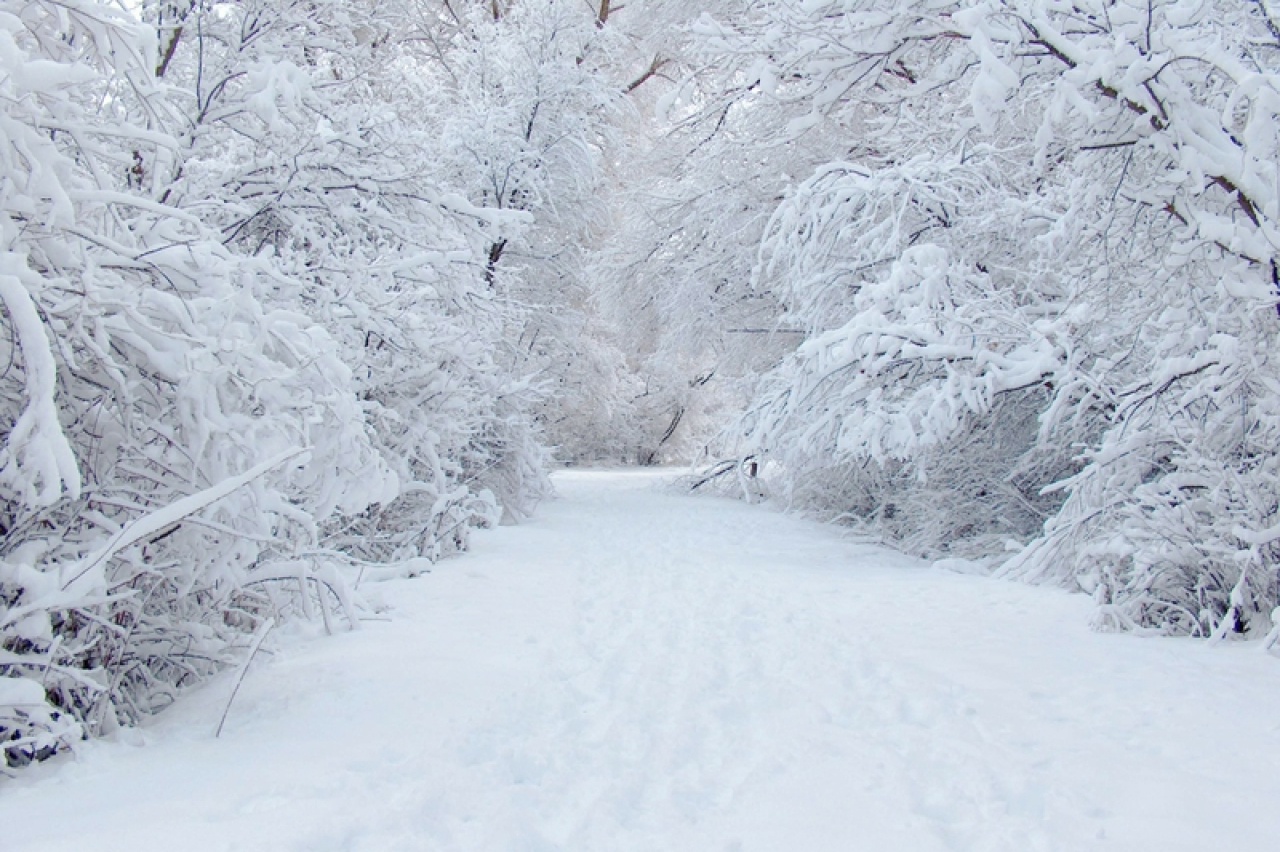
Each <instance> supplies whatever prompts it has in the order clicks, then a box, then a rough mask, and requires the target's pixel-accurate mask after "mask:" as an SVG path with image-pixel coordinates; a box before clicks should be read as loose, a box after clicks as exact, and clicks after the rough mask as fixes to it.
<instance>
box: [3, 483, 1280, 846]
mask: <svg viewBox="0 0 1280 852" xmlns="http://www.w3.org/2000/svg"><path fill="white" fill-rule="evenodd" d="M556 483H557V487H558V488H559V490H560V492H561V495H562V499H560V500H559V501H557V502H555V503H553V504H550V505H547V506H545V507H544V509H543V510H542V512H541V514H540V516H539V517H538V518H536V519H535V520H534V521H533V522H531V523H529V524H526V525H523V526H520V527H515V528H504V529H500V530H497V531H495V532H493V533H491V534H487V535H485V536H481V537H479V539H478V541H477V546H476V549H475V551H474V553H472V554H470V555H468V556H465V557H463V558H461V559H457V560H453V561H450V562H448V563H445V564H442V565H440V566H438V567H437V570H436V571H435V572H434V573H432V574H430V575H429V576H427V577H424V578H420V579H417V580H406V581H396V582H392V583H386V584H382V585H381V586H379V587H377V588H376V590H375V593H376V594H378V595H381V596H382V597H383V599H384V600H385V601H386V602H387V603H388V604H390V605H391V606H392V607H393V608H394V617H393V618H392V619H391V620H389V621H375V622H369V623H366V624H365V625H364V627H363V629H362V630H359V631H356V632H352V633H347V634H342V635H338V636H335V637H332V638H317V639H314V640H310V639H308V640H305V641H304V640H302V639H300V638H298V636H297V634H296V633H295V634H294V635H293V636H292V637H290V636H288V635H285V636H283V637H276V640H277V641H276V645H277V647H278V648H279V650H278V651H277V653H275V654H274V655H273V656H272V657H270V658H263V657H259V659H258V661H257V662H256V663H255V664H254V666H253V668H252V669H251V670H250V674H249V676H248V678H247V679H246V681H245V682H244V685H243V686H242V688H241V690H240V694H239V696H238V697H237V698H236V701H235V703H234V705H233V706H232V709H231V713H230V717H229V719H228V722H227V725H226V729H225V730H224V732H223V734H222V737H221V738H220V739H217V740H215V739H214V738H213V731H214V729H215V727H216V726H217V723H218V719H219V717H220V715H221V713H222V709H223V706H224V705H225V702H226V697H227V695H228V693H229V690H230V689H231V680H230V678H224V679H222V680H220V681H217V682H215V683H213V684H212V685H210V686H209V687H208V688H206V689H203V690H201V691H200V692H199V693H197V694H196V695H194V696H192V697H191V698H189V699H187V700H186V701H184V702H183V703H182V704H180V705H179V706H178V707H176V708H174V709H172V710H170V711H169V712H167V713H166V714H164V715H163V716H162V717H161V718H160V719H158V720H157V721H156V722H155V723H153V724H151V725H150V726H148V727H147V728H145V729H143V730H142V731H136V732H129V733H127V734H126V735H124V736H122V738H121V740H120V741H116V742H104V743H96V744H92V745H90V746H88V747H87V748H86V749H85V754H84V756H83V757H82V758H81V759H80V760H79V761H77V762H74V763H65V764H62V765H60V766H57V767H53V768H50V769H41V770H39V773H38V774H39V776H40V777H37V778H34V779H21V780H19V781H17V782H13V783H9V784H7V785H6V786H4V787H2V788H0V827H2V828H0V849H3V850H6V852H25V850H76V852H86V850H127V852H143V850H164V852H171V850H175V849H177V850H184V852H194V850H273V852H274V850H306V852H324V850H335V852H336V850H344V852H346V851H347V850H350V852H356V851H357V850H360V851H361V852H363V850H368V852H386V850H432V851H433V852H434V850H529V852H534V850H537V852H542V851H543V850H716V852H719V850H744V852H745V850H788V852H792V851H793V850H939V849H954V850H1011V852H1013V851H1014V850H1016V852H1031V850H1054V849H1057V850H1089V849H1109V850H1125V852H1131V851H1132V850H1161V852H1171V850H1184V849H1185V850H1193V849H1194V850H1210V849H1213V850H1216V849H1236V850H1263V849H1275V848H1277V843H1278V842H1280V840H1278V839H1280V768H1278V767H1280V715H1278V714H1277V708H1280V662H1278V661H1277V660H1275V659H1274V658H1269V657H1267V656H1265V655H1263V654H1261V653H1260V652H1259V651H1258V649H1257V647H1256V646H1244V645H1240V646H1227V647H1219V648H1208V647H1206V646H1205V645H1203V644H1200V643H1193V642H1189V641H1175V640H1151V639H1136V638H1133V637H1127V636H1112V635H1099V634H1095V633H1091V632H1090V631H1089V630H1088V629H1087V627H1086V624H1087V621H1088V615H1089V604H1088V601H1086V600H1085V599H1084V598H1082V597H1080V596H1071V595H1067V594H1064V593H1062V592H1059V591H1055V590H1050V589H1039V588H1030V587H1026V586H1022V585H1017V584H1011V583H1006V582H1001V581H996V580H991V579H989V578H985V577H977V576H965V575H961V574H956V573H953V572H946V571H940V570H937V569H935V568H931V567H928V566H925V565H923V564H921V563H918V562H916V561H914V560H911V559H908V558H906V557H903V556H900V555H897V554H894V553H892V552H890V551H886V550H883V549H879V548H875V547H871V546H867V545H860V544H855V543H850V542H848V541H844V540H841V538H840V537H839V536H838V535H837V533H836V532H835V531H834V530H830V529H826V528H823V527H820V526H817V525H815V524H811V523H807V522H804V521H800V520H797V519H795V518H790V517H785V516H782V515H780V514H777V513H773V512H770V511H767V510H764V509H761V508H759V507H751V506H746V505H743V504H740V503H736V502H732V501H727V500H715V499H697V498H689V497H682V496H679V495H675V494H672V493H669V492H665V491H663V490H662V489H661V488H659V487H658V485H659V482H658V479H657V478H656V477H655V475H653V474H647V473H564V474H561V475H559V476H558V478H557V480H556ZM142 744H145V747H138V746H139V745H142Z"/></svg>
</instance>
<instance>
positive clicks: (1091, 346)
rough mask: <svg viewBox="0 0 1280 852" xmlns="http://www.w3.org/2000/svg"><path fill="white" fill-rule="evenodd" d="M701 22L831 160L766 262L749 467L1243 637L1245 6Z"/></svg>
mask: <svg viewBox="0 0 1280 852" xmlns="http://www.w3.org/2000/svg"><path fill="white" fill-rule="evenodd" d="M703 32H704V33H705V36H706V38H707V39H708V43H709V44H710V45H712V46H713V47H714V48H715V49H717V50H719V51H721V52H722V53H723V54H724V55H728V56H733V57H736V58H737V60H738V62H739V67H740V68H741V69H742V74H743V75H744V76H745V79H746V81H747V85H749V86H751V87H753V88H754V89H756V90H759V92H760V93H761V97H768V98H773V99H777V100H779V101H785V102H790V103H802V104H805V105H807V107H808V109H807V116H806V117H805V118H804V119H803V120H802V121H801V122H799V123H797V124H795V125H793V126H792V127H790V128H789V131H791V132H794V131H796V130H800V129H804V128H806V127H807V128H815V129H817V128H823V127H830V126H836V127H840V128H842V129H843V130H844V132H845V138H846V144H845V146H844V148H843V150H833V151H832V154H831V156H830V163H829V164H828V165H825V166H823V167H822V168H820V169H818V170H817V171H815V173H814V174H813V176H812V177H811V178H810V179H809V180H807V181H806V182H805V183H803V184H802V185H801V186H799V187H798V188H797V189H796V190H795V191H794V192H793V193H792V194H791V195H790V196H789V197H788V199H787V200H786V201H785V202H784V204H783V205H782V206H781V207H780V208H779V210H778V211H777V213H776V214H775V216H774V219H773V222H772V224H771V225H770V228H769V231H768V234H767V237H766V239H765V241H764V243H763V246H764V249H763V253H762V256H761V261H760V264H759V266H758V268H757V280H758V282H759V283H760V285H761V286H766V287H768V288H769V289H770V290H771V291H773V292H777V293H780V294H782V298H783V301H784V303H785V304H786V307H787V310H788V321H789V322H792V323H796V324H799V325H802V326H803V327H805V328H806V329H807V330H808V332H809V339H808V340H807V341H806V343H805V344H804V345H803V346H802V347H800V349H799V350H798V351H797V352H796V354H795V355H794V356H793V357H792V358H791V359H789V360H788V361H787V363H785V364H784V365H783V366H781V367H780V368H779V370H778V371H777V372H776V373H775V374H774V376H773V379H772V381H771V382H770V384H769V387H768V389H767V390H766V391H765V394H764V396H762V398H761V400H760V401H759V403H758V404H757V405H756V406H755V407H754V408H753V410H752V412H751V416H750V418H749V421H748V427H749V431H750V437H749V440H748V442H747V444H746V446H745V451H748V452H761V453H766V454H768V455H769V456H770V457H771V458H772V459H773V460H774V461H775V462H776V463H777V469H778V472H779V474H780V476H781V477H782V479H783V481H784V484H787V485H789V487H790V488H791V491H792V493H793V495H796V496H801V497H805V499H806V500H808V499H811V500H812V501H814V502H815V503H816V504H817V505H820V506H821V507H823V509H824V510H825V511H828V512H832V513H842V512H852V513H854V514H856V515H857V516H859V517H862V518H871V519H874V520H877V521H879V522H880V524H881V529H884V530H887V531H889V532H891V533H894V534H895V535H896V536H898V537H900V538H901V539H902V540H904V541H906V542H907V543H908V544H909V545H911V546H912V547H914V548H916V549H919V550H921V551H925V552H940V551H941V550H943V549H945V548H954V547H956V546H957V545H958V546H960V547H963V548H966V549H969V550H971V551H977V552H986V553H990V554H993V555H994V554H995V553H997V552H998V548H997V547H996V545H997V544H998V542H1000V540H1002V539H1012V540H1014V541H1017V542H1021V543H1026V542H1027V541H1028V540H1032V539H1033V540H1032V541H1031V543H1030V544H1029V546H1027V547H1026V548H1025V549H1024V550H1022V551H1021V552H1020V553H1019V555H1018V556H1017V557H1016V558H1015V559H1013V560H1012V561H1011V562H1010V563H1009V564H1008V565H1007V566H1006V568H1005V570H1006V571H1008V572H1010V573H1016V574H1019V575H1023V576H1029V577H1034V578H1045V579H1053V580H1055V581H1059V582H1069V583H1073V584H1079V585H1080V586H1081V587H1083V588H1085V589H1086V590H1087V591H1090V592H1093V593H1094V594H1095V595H1096V596H1097V598H1098V600H1099V603H1100V605H1101V607H1102V608H1101V611H1100V612H1101V619H1102V621H1103V622H1104V623H1106V624H1108V625H1119V626H1144V627H1153V628H1158V629H1161V630H1170V631H1176V632H1188V633H1195V634H1201V635H1208V634H1214V635H1219V636H1220V635H1223V634H1224V633H1226V632H1230V631H1233V630H1252V629H1255V628H1263V627H1265V626H1266V625H1267V621H1268V616H1267V613H1269V611H1270V610H1271V608H1272V607H1273V606H1275V604H1276V603H1277V576H1276V568H1275V565H1276V560H1275V556H1276V553H1275V551H1274V548H1275V546H1276V544H1275V542H1276V540H1277V538H1276V535H1275V534H1274V529H1275V526H1276V520H1277V519H1276V512H1277V505H1278V504H1280V493H1277V490H1276V482H1277V481H1280V480H1277V479H1276V476H1275V470H1274V464H1275V462H1274V453H1272V452H1271V451H1270V450H1269V449H1268V448H1269V447H1274V446H1275V443H1274V442H1275V437H1276V433H1275V430H1276V427H1277V421H1276V420H1275V418H1274V412H1275V404H1276V396H1275V389H1276V387H1277V384H1276V379H1277V374H1276V364H1275V359H1274V356H1273V355H1272V354H1271V353H1272V352H1274V350H1275V344H1276V342H1277V338H1276V332H1277V314H1276V302H1277V274H1276V271H1275V270H1276V259H1275V255H1276V247H1277V240H1278V235H1277V232H1276V217H1277V215H1278V214H1280V209H1278V208H1277V204H1278V203H1280V201H1278V199H1277V196H1276V186H1277V183H1276V178H1277V166H1276V162H1277V159H1276V150H1277V149H1276V146H1277V144H1280V139H1278V137H1277V117H1278V115H1277V107H1278V105H1280V100H1277V97H1276V92H1277V82H1278V78H1277V75H1276V72H1275V68H1276V57H1277V51H1280V40H1278V39H1277V28H1276V23H1275V19H1274V18H1273V17H1272V16H1271V14H1270V13H1269V11H1268V7H1267V6H1266V4H1260V3H1252V2H1240V0H1223V2H1215V3H1184V2H1177V0H1174V2H1164V3H1147V2H1116V3H1056V2H1039V0H1037V2H1032V1H1031V0H1025V2H1016V1H1015V0H1009V1H1008V2H996V1H995V0H993V1H992V2H960V3H957V2H931V0H922V2H915V3H906V4H901V3H892V4H890V3H876V2H866V3H843V2H840V3H837V2H820V3H811V4H803V5H798V4H788V3H765V4H760V6H759V7H758V8H757V9H756V10H755V12H754V15H753V17H751V18H749V19H747V20H745V21H740V22H736V23H735V24H734V25H733V26H730V25H728V24H716V23H714V22H711V21H707V22H705V24H704V25H703ZM806 494H807V495H808V496H805V495H806ZM939 505H943V506H948V505H949V506H954V507H955V508H954V511H952V512H945V511H944V513H943V516H942V517H941V518H940V517H939V515H938V513H937V508H938V507H939ZM926 507H929V510H926ZM948 516H950V517H948ZM1042 522H1043V523H1042ZM957 538H958V539H959V541H958V542H957ZM966 540H967V543H966Z"/></svg>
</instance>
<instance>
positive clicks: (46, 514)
mask: <svg viewBox="0 0 1280 852" xmlns="http://www.w3.org/2000/svg"><path fill="white" fill-rule="evenodd" d="M0 136H2V137H3V144H0V158H2V160H3V162H2V164H0V168H2V171H0V365H2V366H0V432H2V433H3V445H2V446H0V740H2V741H3V743H4V757H5V759H4V761H3V764H0V767H3V768H0V771H3V772H10V773H12V772H16V771H19V770H20V768H21V767H23V766H26V765H28V764H31V763H32V762H35V761H39V760H42V759H44V758H47V757H49V756H51V755H54V754H56V753H58V752H61V751H64V750H67V749H70V748H73V747H74V746H75V744H76V743H77V742H79V741H81V740H83V739H84V738H86V737H93V736H99V735H102V734H105V733H109V732H111V731H113V730H115V729H116V728H118V727H119V726H121V725H129V724H132V723H134V722H136V721H138V720H140V719H142V718H144V717H146V716H148V715H150V714H153V713H155V712H157V711H159V710H162V709H163V708H164V707H166V706H167V705H169V704H170V703H172V702H173V701H174V700H175V699H176V698H177V697H178V696H179V695H180V694H181V692H182V691H183V690H184V689H185V688H187V687H189V686H192V685H194V684H197V683H199V682H201V681H202V680H204V679H206V678H207V677H209V676H210V675H212V674H213V673H215V672H217V671H220V670H222V669H224V668H226V667H228V666H232V665H235V664H236V663H238V662H240V661H241V660H243V659H244V657H245V655H246V654H247V653H248V652H249V650H250V648H252V647H255V646H256V645H257V644H258V643H259V642H260V641H261V640H262V638H263V636H264V635H265V634H266V632H267V631H269V630H270V629H271V628H272V626H273V625H274V624H276V623H278V622H280V621H281V620H282V619H290V618H312V619H316V620H319V621H322V622H323V623H324V624H325V625H326V626H331V627H332V629H334V630H338V629H344V628H345V626H346V625H347V624H348V623H354V622H355V620H356V619H357V618H358V613H359V612H360V611H361V608H362V606H363V604H362V602H361V599H360V586H361V584H362V583H368V582H373V581H375V580H378V579H381V578H387V577H392V576H405V575H413V574H417V573H421V572H423V571H425V570H427V568H428V567H429V566H430V565H431V563H432V562H434V561H436V560H438V559H441V558H443V557H447V556H449V555H451V554H455V553H457V552H459V551H462V550H465V549H466V547H467V544H468V538H469V536H470V534H471V532H472V531H473V530H475V529H476V528H481V527H487V526H490V525H493V524H497V523H502V522H508V523H516V522H519V521H521V520H522V519H524V518H526V517H527V516H528V515H529V514H530V513H531V512H532V511H533V510H534V508H535V506H536V504H537V503H538V501H539V500H540V499H542V498H543V497H545V496H547V495H548V494H549V484H548V480H547V471H548V470H549V469H550V468H551V466H552V465H554V464H558V463H568V464H593V463H609V464H619V463H625V464H640V465H649V464H658V463H677V462H678V463H694V464H697V465H700V466H701V467H702V468H703V469H704V470H706V471H707V472H706V473H705V474H703V475H701V476H699V477H695V478H694V480H693V484H694V485H695V486H696V487H697V488H698V489H699V490H719V491H720V492H722V493H730V494H735V495H739V496H743V497H744V498H746V499H750V500H755V499H758V498H759V497H761V496H764V495H767V497H768V498H769V499H770V500H771V501H772V502H775V503H777V504H779V505H782V506H785V507H790V508H794V509H796V510H799V511H804V512H807V513H812V514H814V515H816V516H818V517H821V518H824V519H828V520H831V521H833V522H836V523H839V524H844V525H848V526H850V527H852V528H855V529H857V530H858V531H860V532H863V533H867V534H871V535H875V536H877V537H879V538H881V539H882V540H884V541H886V542H889V543H891V544H893V545H894V546H896V547H898V548H900V549H902V550H904V551H906V552H909V553H912V554H916V555H922V556H926V557H929V558H933V559H941V558H963V559H966V560H970V561H971V562H973V563H977V564H979V565H982V566H984V567H985V568H986V569H987V570H990V571H992V572H996V573H998V574H1002V575H1006V576H1008V577H1010V578H1016V579H1022V580H1026V581H1030V582H1040V583H1053V584H1058V585H1062V586H1065V587H1067V588H1071V589H1078V590H1080V591H1083V592H1084V593H1087V594H1089V595H1091V596H1092V597H1093V599H1094V601H1095V602H1096V607H1095V613H1096V615H1095V619H1096V624H1097V626H1098V627H1099V628H1102V629H1115V630H1127V631H1138V632H1154V633H1160V634H1175V635H1189V636H1196V637H1204V638H1206V639H1210V640H1213V641H1218V640H1224V639H1233V638H1252V639H1255V640H1260V641H1261V642H1262V643H1264V644H1267V645H1275V644H1277V641H1278V640H1280V610H1278V609H1276V608H1277V607H1278V606H1280V568H1278V567H1277V566H1278V564H1280V457H1278V452H1277V451H1278V450H1280V266H1278V265H1277V264H1278V263H1280V260H1278V257H1277V254H1278V251H1280V5H1278V4H1276V3H1275V2H1274V0H955V2H952V0H706V1H705V2H701V3H698V2H695V3H686V2H677V0H628V2H626V3H617V4H612V5H611V4H610V3H609V2H608V0H599V1H598V2H597V0H592V1H591V2H587V0H392V2H382V3H376V2H366V0H341V2H339V0H238V2H206V1H205V0H130V2H122V1H121V0H114V1H113V0H0ZM975 617H980V615H979V614H975Z"/></svg>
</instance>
